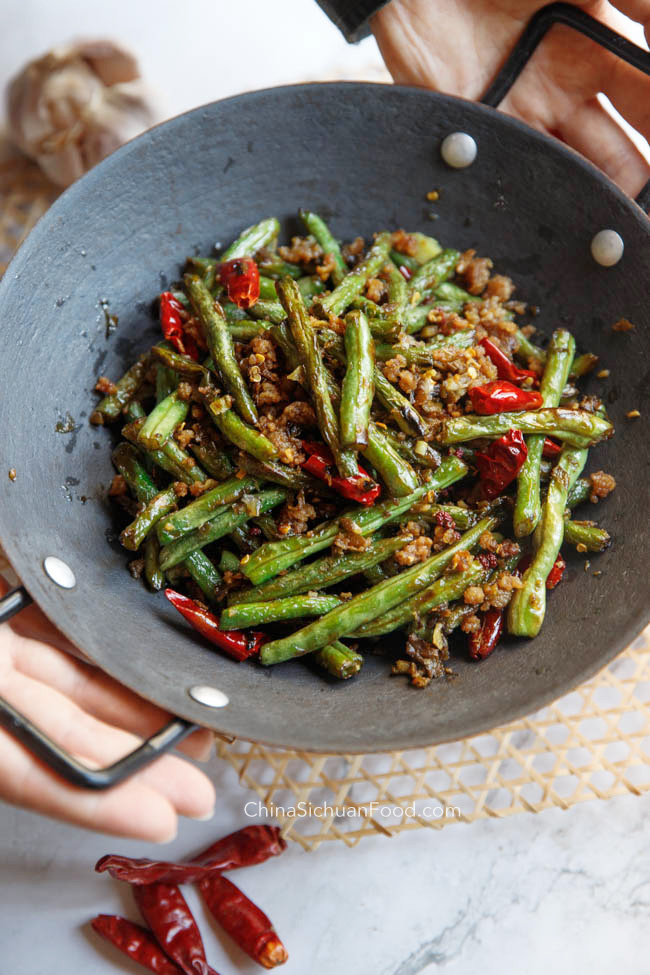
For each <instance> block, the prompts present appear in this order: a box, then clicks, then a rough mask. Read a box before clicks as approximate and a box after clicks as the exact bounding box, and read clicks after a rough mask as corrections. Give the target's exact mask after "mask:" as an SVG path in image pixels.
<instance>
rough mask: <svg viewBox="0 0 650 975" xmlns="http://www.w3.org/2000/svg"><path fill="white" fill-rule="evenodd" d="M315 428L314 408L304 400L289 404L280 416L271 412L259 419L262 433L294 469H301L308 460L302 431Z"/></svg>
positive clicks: (285, 462)
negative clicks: (301, 465)
mask: <svg viewBox="0 0 650 975" xmlns="http://www.w3.org/2000/svg"><path fill="white" fill-rule="evenodd" d="M314 426H316V416H315V414H314V410H313V407H312V406H310V404H309V403H306V402H304V401H303V400H295V401H294V402H293V403H289V404H288V406H285V408H284V409H283V410H282V412H281V413H280V414H279V415H277V412H275V413H274V412H272V411H271V410H269V412H267V413H265V414H262V415H260V418H259V428H260V431H261V432H262V433H263V434H264V436H265V437H268V438H269V440H270V441H271V443H272V444H274V445H275V446H276V447H277V449H278V454H279V459H280V460H281V461H282V463H283V464H290V465H291V466H292V467H299V466H300V464H302V463H304V461H305V460H306V454H305V452H304V450H303V449H302V436H301V431H302V430H303V429H309V428H310V427H314Z"/></svg>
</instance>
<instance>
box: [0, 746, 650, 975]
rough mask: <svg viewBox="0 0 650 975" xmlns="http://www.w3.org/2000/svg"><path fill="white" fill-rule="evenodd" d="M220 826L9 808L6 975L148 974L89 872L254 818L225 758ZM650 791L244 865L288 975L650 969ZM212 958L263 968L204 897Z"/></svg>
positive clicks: (233, 968)
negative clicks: (154, 833)
mask: <svg viewBox="0 0 650 975" xmlns="http://www.w3.org/2000/svg"><path fill="white" fill-rule="evenodd" d="M211 772H212V775H213V777H214V779H215V781H216V782H217V787H218V791H219V794H220V798H221V801H220V802H219V804H218V811H217V813H216V814H215V817H214V819H213V820H211V821H210V822H207V823H195V822H189V821H185V822H183V823H182V825H181V829H180V832H179V836H178V837H177V839H176V840H175V841H174V843H173V844H170V845H169V846H166V847H158V848H156V847H153V846H147V845H143V844H142V843H134V842H127V841H124V840H115V839H112V838H108V837H102V836H97V835H93V834H91V833H85V832H81V831H80V830H76V829H73V828H72V827H68V826H64V825H61V824H58V823H53V822H50V821H48V820H45V819H42V818H40V817H38V816H35V815H32V814H27V813H25V812H22V811H18V810H15V809H11V808H9V807H7V806H4V807H1V806H0V864H2V866H1V867H0V871H1V877H2V880H1V888H0V890H1V891H2V893H1V894H0V896H1V897H2V905H3V906H2V913H1V915H0V944H1V945H2V947H1V948H0V972H2V975H18V973H20V975H59V973H60V975H64V973H65V975H69V973H70V972H83V973H84V975H108V973H110V972H116V973H117V972H120V971H123V972H125V973H126V972H132V973H133V975H136V972H138V971H142V969H139V968H138V967H136V966H135V965H133V964H132V963H131V962H129V961H127V960H124V962H122V960H121V956H119V955H117V953H116V952H114V951H113V950H112V949H109V948H107V947H104V946H103V945H102V944H101V943H100V942H99V940H98V939H96V938H95V936H94V935H93V933H92V932H90V931H89V929H88V926H87V921H88V919H89V918H90V917H92V916H93V915H94V914H96V913H99V912H107V913H125V914H127V915H130V916H132V917H133V918H134V919H136V918H137V914H136V912H135V911H134V908H133V906H132V903H131V901H130V896H129V892H128V889H127V888H125V887H124V886H123V885H121V884H118V883H117V882H116V881H113V880H111V879H110V878H108V877H107V876H106V875H101V876H100V875H97V874H95V873H93V870H92V868H93V864H94V863H95V861H96V860H97V859H98V857H99V856H101V855H102V854H104V853H107V852H123V853H129V854H134V855H137V856H142V855H156V850H158V855H162V854H164V855H165V856H169V855H177V856H182V855H187V854H190V853H191V852H192V851H194V850H196V849H199V848H201V847H202V846H204V845H207V844H208V843H210V842H211V841H212V840H213V839H215V838H216V837H218V836H220V835H222V834H224V833H225V832H227V831H229V830H230V829H232V828H236V827H238V826H240V825H241V824H242V823H243V822H245V816H244V812H243V808H244V804H245V803H246V801H248V800H250V799H251V793H249V792H247V791H245V790H244V789H242V788H241V787H240V786H239V785H238V783H237V780H236V777H235V774H234V772H233V771H232V769H230V767H228V766H226V765H225V763H222V762H219V761H217V760H216V759H215V760H214V761H213V763H212V766H211ZM648 814H650V795H646V796H645V797H642V798H638V797H634V796H629V797H623V798H620V799H614V800H610V801H608V802H603V801H596V802H589V803H583V804H582V805H579V806H574V807H573V808H571V809H569V810H567V811H561V810H549V811H547V812H543V813H540V814H538V815H532V814H523V815H519V816H514V817H512V818H510V819H507V820H502V821H492V820H481V821H479V822H476V823H473V824H472V825H470V826H465V825H453V826H448V827H446V828H445V829H444V830H442V831H440V832H433V831H432V832H429V831H424V830H418V831H416V832H413V833H409V834H404V835H401V836H398V837H395V838H393V839H389V838H386V837H383V836H378V837H376V838H374V837H373V838H370V839H365V840H362V841H361V843H360V844H359V845H358V846H357V847H356V848H354V849H351V850H350V849H347V848H346V847H344V846H343V845H342V844H341V843H331V844H327V845H326V846H321V848H320V849H319V850H318V851H317V852H316V853H303V852H302V851H301V850H300V849H299V848H298V847H296V846H295V845H293V844H292V845H291V846H290V848H289V850H288V851H287V852H286V853H285V854H284V855H283V856H282V857H280V858H278V859H274V860H272V861H269V862H267V863H266V864H263V865H261V866H258V867H252V868H249V869H246V870H242V871H239V872H238V874H237V877H236V878H235V877H234V876H233V879H236V881H237V883H238V884H240V886H241V887H242V888H243V889H244V890H245V891H246V892H247V893H248V894H249V895H250V896H251V897H252V898H253V899H255V900H257V901H258V903H259V904H260V905H262V906H263V907H264V908H265V909H266V910H267V912H268V913H269V914H270V915H271V917H272V919H273V921H274V922H275V924H276V926H277V929H278V931H279V932H280V934H281V936H282V937H283V939H284V940H285V943H286V944H287V947H288V949H289V952H290V959H289V962H288V963H287V965H286V966H285V968H284V969H283V970H284V971H285V972H286V973H287V975H292V973H294V975H307V973H309V975H333V973H341V975H347V973H352V972H354V973H355V975H371V973H372V975H425V973H426V975H433V973H434V972H438V971H442V972H444V973H445V975H467V973H469V972H472V973H474V972H476V973H480V975H504V973H513V975H514V973H516V975H548V973H549V972H552V973H553V975H583V973H587V972H589V973H590V975H611V973H612V972H613V971H615V970H623V971H625V973H626V975H647V972H648V970H649V963H648V958H649V957H650V926H649V925H648V911H649V909H650V853H649V852H648V845H647V828H646V822H645V820H646V816H648ZM186 893H187V897H188V900H189V902H190V903H191V905H192V907H193V908H196V913H197V918H198V920H199V922H200V923H201V927H202V930H203V932H204V936H205V943H206V949H207V953H208V959H209V961H210V963H211V964H213V965H214V967H215V968H216V969H217V971H218V972H220V973H221V975H229V973H230V975H232V973H235V972H242V973H244V972H248V973H251V975H252V973H253V972H254V971H256V970H257V971H259V969H258V968H256V966H255V965H254V964H253V963H252V962H250V961H249V960H248V959H247V958H246V956H244V955H243V954H242V952H241V951H240V950H239V949H238V948H237V947H236V946H235V945H233V944H232V942H230V941H229V939H228V938H227V937H226V936H225V935H223V934H219V933H218V932H217V931H216V929H215V928H214V927H213V926H212V925H211V923H210V921H209V920H208V918H207V917H206V915H205V914H204V912H203V909H202V907H201V905H200V902H199V901H198V899H197V898H196V897H195V895H194V891H192V890H189V891H186Z"/></svg>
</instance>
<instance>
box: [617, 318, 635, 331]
mask: <svg viewBox="0 0 650 975" xmlns="http://www.w3.org/2000/svg"><path fill="white" fill-rule="evenodd" d="M634 327H635V326H634V325H633V324H632V322H629V321H628V320H627V318H619V320H618V321H617V322H614V324H613V325H612V332H631V331H632V329H633V328H634Z"/></svg>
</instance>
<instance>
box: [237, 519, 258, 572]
mask: <svg viewBox="0 0 650 975" xmlns="http://www.w3.org/2000/svg"><path fill="white" fill-rule="evenodd" d="M229 538H230V540H231V542H234V543H235V546H236V547H237V551H239V552H241V554H242V555H250V554H251V553H252V552H254V551H255V549H257V548H259V547H260V544H261V543H260V541H259V540H258V539H257V538H253V536H252V535H251V532H250V525H238V526H237V527H236V528H233V530H232V531H231V532H230V535H229ZM240 571H241V562H240Z"/></svg>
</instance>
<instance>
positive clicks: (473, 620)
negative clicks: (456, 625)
mask: <svg viewBox="0 0 650 975" xmlns="http://www.w3.org/2000/svg"><path fill="white" fill-rule="evenodd" d="M460 628H461V630H462V631H463V633H478V631H479V630H480V629H481V618H480V617H479V616H477V615H476V613H470V614H469V615H468V616H465V617H463V620H462V622H461V624H460Z"/></svg>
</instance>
